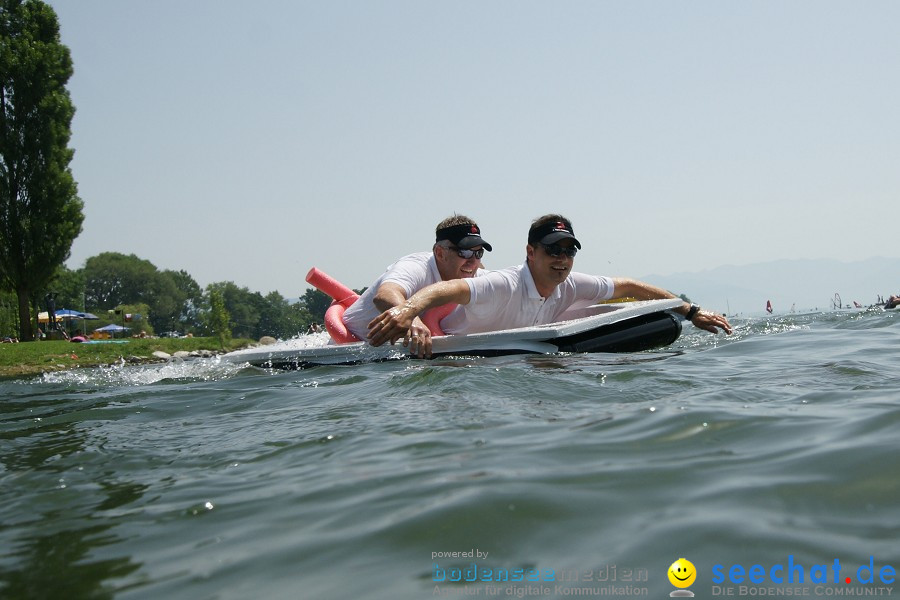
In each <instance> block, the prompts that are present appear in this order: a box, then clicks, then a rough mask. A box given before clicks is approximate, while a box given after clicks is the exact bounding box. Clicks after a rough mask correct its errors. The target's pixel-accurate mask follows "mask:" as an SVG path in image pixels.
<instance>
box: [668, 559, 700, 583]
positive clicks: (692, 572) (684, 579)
mask: <svg viewBox="0 0 900 600" xmlns="http://www.w3.org/2000/svg"><path fill="white" fill-rule="evenodd" d="M695 579H697V569H695V568H694V563H692V562H691V561H689V560H688V559H686V558H679V559H678V560H676V561H675V562H673V563H672V566H671V567H669V582H670V583H671V584H672V585H674V586H675V587H677V588H686V587H690V585H691V584H692V583H694V580H695Z"/></svg>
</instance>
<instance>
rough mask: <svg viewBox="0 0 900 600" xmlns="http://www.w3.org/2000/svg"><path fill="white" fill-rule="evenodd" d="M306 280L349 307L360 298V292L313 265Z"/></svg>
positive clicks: (345, 306)
mask: <svg viewBox="0 0 900 600" xmlns="http://www.w3.org/2000/svg"><path fill="white" fill-rule="evenodd" d="M306 282H307V283H309V284H310V285H312V286H313V287H315V288H316V289H317V290H319V291H320V292H323V293H325V294H328V296H329V297H330V298H331V299H332V300H334V301H335V302H337V303H338V304H340V305H342V306H343V307H344V308H347V307H348V306H350V305H351V304H353V303H354V302H356V299H357V298H359V294H357V293H356V292H354V291H353V290H351V289H350V288H348V287H347V286H346V285H344V284H343V283H341V282H340V281H338V280H337V279H335V278H334V277H332V276H330V275H328V274H327V273H324V272H322V271H320V270H319V269H317V268H315V267H313V268H312V269H310V270H309V273H307V274H306Z"/></svg>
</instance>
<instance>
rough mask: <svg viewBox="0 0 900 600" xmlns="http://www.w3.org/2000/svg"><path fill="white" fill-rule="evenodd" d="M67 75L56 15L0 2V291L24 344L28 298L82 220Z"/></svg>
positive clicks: (14, 1)
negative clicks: (14, 311) (8, 295)
mask: <svg viewBox="0 0 900 600" xmlns="http://www.w3.org/2000/svg"><path fill="white" fill-rule="evenodd" d="M71 76H72V58H71V56H70V55H69V49H68V48H66V47H65V46H64V45H63V44H62V43H61V42H60V37H59V21H58V20H57V18H56V13H55V12H54V11H53V9H52V8H51V7H50V6H48V5H47V4H45V3H44V2H41V1H40V0H27V1H25V2H23V1H22V0H0V288H5V289H9V290H12V291H14V292H15V293H16V297H17V302H18V312H19V328H20V337H21V338H22V339H23V340H33V339H34V328H33V323H32V320H31V308H32V299H33V298H34V297H35V296H36V294H37V292H38V291H39V290H41V289H43V288H44V287H45V286H46V285H47V283H48V282H49V281H50V279H51V278H52V277H53V274H54V272H55V270H56V268H57V267H58V266H59V265H61V264H62V263H63V262H64V261H65V260H66V258H68V256H69V252H70V251H71V248H72V242H73V241H74V240H75V238H76V237H77V236H78V234H79V233H81V224H82V222H83V221H84V215H83V214H82V208H83V204H82V202H81V200H80V199H79V198H78V195H77V193H78V190H77V185H76V183H75V179H74V177H73V176H72V172H71V170H70V169H69V163H70V162H71V160H72V156H73V154H74V151H73V150H71V149H69V147H68V144H69V138H70V137H71V124H72V116H73V115H74V114H75V108H74V106H73V105H72V101H71V98H70V97H69V92H68V90H66V83H68V81H69V78H70V77H71Z"/></svg>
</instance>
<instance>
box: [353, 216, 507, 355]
mask: <svg viewBox="0 0 900 600" xmlns="http://www.w3.org/2000/svg"><path fill="white" fill-rule="evenodd" d="M485 250H487V251H488V252H490V251H491V245H490V244H489V243H487V242H486V241H485V240H484V239H483V238H482V237H481V229H480V228H479V227H478V224H477V223H476V222H475V221H473V220H472V219H470V218H469V217H466V216H464V215H453V216H451V217H448V218H446V219H444V220H443V221H441V222H440V223H438V225H437V227H436V228H435V242H434V245H433V246H432V248H431V252H418V253H416V254H409V255H407V256H404V257H402V258H400V259H399V260H397V262H395V263H393V264H392V265H390V266H388V268H387V270H385V272H384V273H383V274H382V275H381V277H379V278H378V279H377V280H376V281H375V283H373V284H372V285H371V286H369V287H368V288H367V289H366V291H365V292H364V293H363V294H362V295H361V296H360V297H359V298H358V299H357V300H356V302H354V303H353V304H352V305H350V306H349V307H348V308H347V310H346V311H345V312H344V317H343V320H344V325H346V327H347V329H348V330H349V331H350V332H351V333H352V334H353V335H355V336H356V337H358V338H359V339H361V340H364V339H366V335H367V333H368V325H369V322H370V321H371V320H372V319H374V318H375V317H377V316H378V314H379V313H381V312H383V311H386V310H390V309H392V308H394V307H396V306H400V305H402V304H403V303H404V302H406V301H407V299H408V298H410V297H411V296H412V295H413V294H415V293H416V292H418V291H419V290H421V289H422V288H424V287H427V286H429V285H431V284H434V283H437V282H440V281H450V280H454V279H462V278H470V277H474V276H475V275H476V274H480V273H482V272H483V271H481V269H482V264H481V257H482V256H484V251H485ZM407 326H408V328H409V329H410V331H411V332H412V334H413V335H414V336H415V337H414V341H413V347H412V348H411V350H413V351H415V352H416V353H419V354H422V355H430V354H431V331H430V330H429V329H428V327H427V326H426V325H425V324H424V323H423V322H422V320H421V319H420V318H419V317H418V315H416V316H414V317H413V318H412V319H410V322H409V323H408V324H407Z"/></svg>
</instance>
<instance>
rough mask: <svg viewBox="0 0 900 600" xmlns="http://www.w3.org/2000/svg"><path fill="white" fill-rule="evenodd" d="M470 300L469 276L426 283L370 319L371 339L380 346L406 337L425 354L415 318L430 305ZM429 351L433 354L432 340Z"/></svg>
mask: <svg viewBox="0 0 900 600" xmlns="http://www.w3.org/2000/svg"><path fill="white" fill-rule="evenodd" d="M470 300H471V293H470V292H469V284H468V283H467V282H466V280H465V279H453V280H450V281H440V282H438V283H435V284H433V285H429V286H427V287H424V288H422V289H421V290H419V291H418V292H416V293H415V294H413V295H412V297H411V298H410V299H409V300H407V301H406V302H404V303H403V304H402V305H400V306H395V307H393V308H390V309H388V310H385V311H384V312H382V313H381V314H380V315H378V316H377V317H375V318H374V319H372V321H371V322H370V323H369V336H368V337H369V343H370V344H372V345H373V346H380V345H382V344H383V343H385V342H388V341H389V342H390V343H392V344H393V343H394V342H396V341H397V340H399V339H400V338H401V337H402V338H404V339H403V345H404V346H408V345H409V343H410V340H412V342H413V344H414V346H413V347H411V348H410V351H411V352H413V351H414V350H416V349H418V350H419V352H418V355H419V356H420V357H421V356H423V355H424V354H425V353H424V352H423V349H422V348H421V346H420V344H419V341H418V340H417V339H416V338H415V337H414V335H413V334H414V332H413V331H411V327H412V323H413V321H414V320H415V319H417V318H418V317H419V315H421V314H422V313H423V312H425V311H426V310H428V309H429V308H434V307H435V306H442V305H444V304H448V303H454V304H468V303H469V301H470ZM416 346H418V348H416ZM427 354H428V355H430V354H431V348H430V343H429V348H428V353H427Z"/></svg>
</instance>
